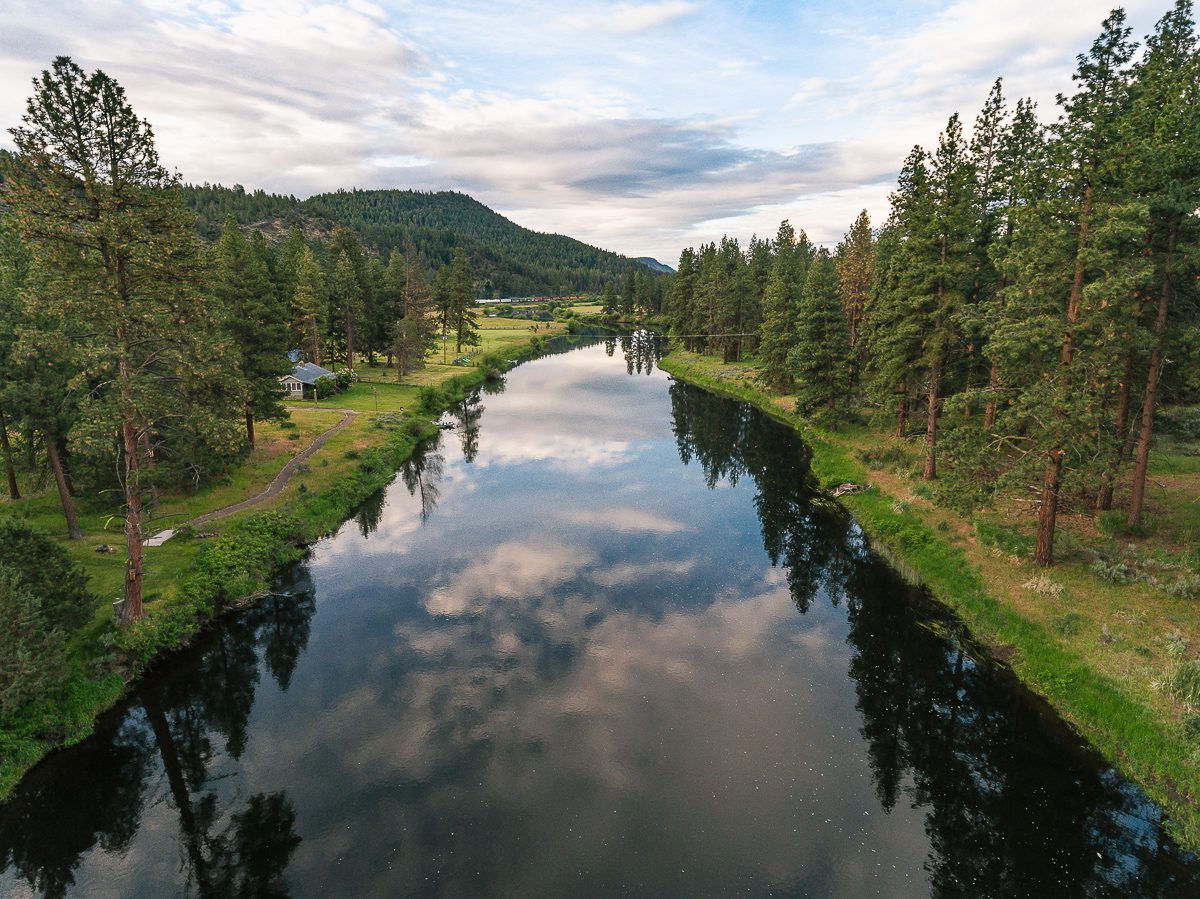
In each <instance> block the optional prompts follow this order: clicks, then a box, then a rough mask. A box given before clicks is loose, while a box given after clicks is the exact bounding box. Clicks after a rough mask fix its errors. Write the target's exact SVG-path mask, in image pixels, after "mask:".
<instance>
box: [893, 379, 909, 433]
mask: <svg viewBox="0 0 1200 899" xmlns="http://www.w3.org/2000/svg"><path fill="white" fill-rule="evenodd" d="M897 393H898V394H899V396H900V402H899V403H898V408H897V410H896V436H897V437H903V436H904V432H905V431H906V430H908V385H907V384H901V385H900V390H899V391H897Z"/></svg>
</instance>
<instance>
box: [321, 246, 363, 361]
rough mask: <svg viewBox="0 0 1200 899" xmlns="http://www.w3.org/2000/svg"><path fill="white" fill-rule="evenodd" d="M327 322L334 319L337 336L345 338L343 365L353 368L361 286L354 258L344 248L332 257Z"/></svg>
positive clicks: (361, 292) (360, 313) (361, 315)
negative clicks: (338, 330)
mask: <svg viewBox="0 0 1200 899" xmlns="http://www.w3.org/2000/svg"><path fill="white" fill-rule="evenodd" d="M329 311H330V319H331V321H330V324H331V325H333V324H334V321H335V320H336V323H337V325H338V326H339V328H340V331H341V334H340V335H338V336H339V337H341V338H343V339H344V340H345V343H344V344H343V345H344V346H345V352H346V367H347V368H351V369H353V368H354V354H355V351H356V348H355V343H354V338H355V334H356V332H357V330H358V326H359V323H360V322H361V321H362V317H363V289H362V284H361V283H360V281H359V276H358V272H357V271H355V267H354V260H353V259H352V258H351V256H350V254H349V253H347V252H346V251H344V250H341V251H338V254H337V255H336V256H335V257H334V263H333V278H332V279H331V281H330V284H329Z"/></svg>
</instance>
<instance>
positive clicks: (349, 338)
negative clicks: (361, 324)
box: [346, 319, 354, 371]
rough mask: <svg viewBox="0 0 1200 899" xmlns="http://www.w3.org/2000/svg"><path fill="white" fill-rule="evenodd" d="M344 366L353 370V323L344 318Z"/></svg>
mask: <svg viewBox="0 0 1200 899" xmlns="http://www.w3.org/2000/svg"><path fill="white" fill-rule="evenodd" d="M346 367H347V368H348V369H350V370H351V371H354V325H353V324H351V322H350V320H349V319H346Z"/></svg>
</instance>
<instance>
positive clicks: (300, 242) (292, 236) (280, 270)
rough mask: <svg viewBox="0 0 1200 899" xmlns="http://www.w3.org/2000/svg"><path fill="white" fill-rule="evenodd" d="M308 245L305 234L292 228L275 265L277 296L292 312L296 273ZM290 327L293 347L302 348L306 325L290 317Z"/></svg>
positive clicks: (281, 247) (284, 240)
mask: <svg viewBox="0 0 1200 899" xmlns="http://www.w3.org/2000/svg"><path fill="white" fill-rule="evenodd" d="M305 248H306V245H305V241H304V234H302V233H301V232H300V229H299V228H290V229H289V230H288V235H287V236H286V238H284V239H283V242H282V244H281V245H280V253H278V258H277V259H276V263H275V294H276V295H277V296H278V298H280V300H281V301H282V302H283V305H284V306H287V307H289V312H294V310H292V308H290V307H292V300H293V298H294V296H295V295H296V272H298V270H299V268H300V258H301V257H302V256H304V251H305ZM289 326H290V329H292V341H293V346H301V344H304V343H305V342H306V331H305V329H304V324H302V323H301V322H300V320H299V319H298V318H296V317H295V316H294V314H293V316H290V318H289Z"/></svg>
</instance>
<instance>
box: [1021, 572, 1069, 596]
mask: <svg viewBox="0 0 1200 899" xmlns="http://www.w3.org/2000/svg"><path fill="white" fill-rule="evenodd" d="M1021 586H1023V587H1024V588H1025V589H1026V590H1032V591H1033V592H1034V593H1040V594H1042V595H1043V596H1054V597H1059V596H1062V592H1063V585H1062V584H1060V583H1059V582H1058V581H1055V580H1051V579H1050V578H1048V577H1046V575H1044V574H1039V575H1038V576H1037V577H1035V578H1033V579H1032V580H1028V581H1026V582H1025V583H1024V584H1022V585H1021Z"/></svg>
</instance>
